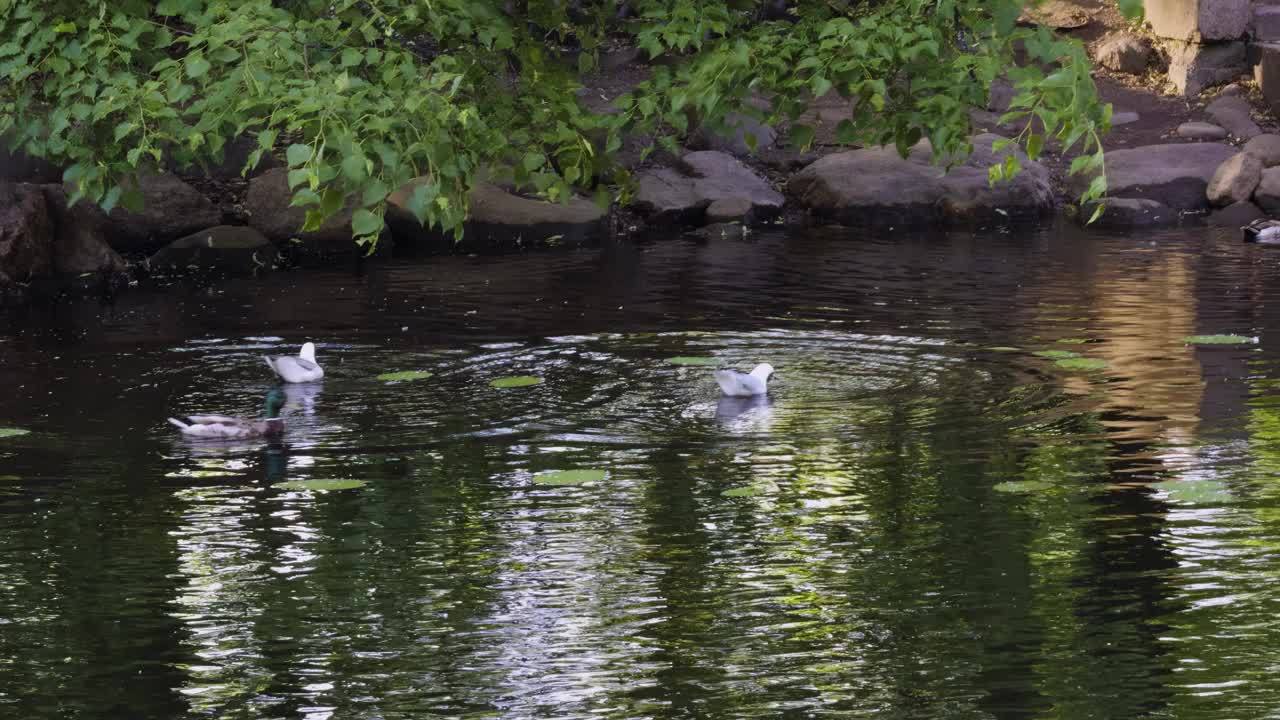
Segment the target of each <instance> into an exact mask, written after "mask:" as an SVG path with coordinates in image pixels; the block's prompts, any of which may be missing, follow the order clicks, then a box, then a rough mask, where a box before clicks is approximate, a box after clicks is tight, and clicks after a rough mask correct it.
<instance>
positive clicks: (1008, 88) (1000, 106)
mask: <svg viewBox="0 0 1280 720" xmlns="http://www.w3.org/2000/svg"><path fill="white" fill-rule="evenodd" d="M1017 95H1018V91H1017V90H1016V89H1014V87H1013V84H1012V83H1010V82H1009V81H1008V80H1005V79H1004V78H996V79H995V81H994V82H992V83H991V91H990V92H989V93H988V94H987V109H988V110H990V111H992V112H996V113H1006V112H1008V111H1009V106H1010V105H1012V104H1013V99H1014V98H1015V97H1017Z"/></svg>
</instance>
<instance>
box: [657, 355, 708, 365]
mask: <svg viewBox="0 0 1280 720" xmlns="http://www.w3.org/2000/svg"><path fill="white" fill-rule="evenodd" d="M667 362H669V363H671V364H672V365H698V366H717V367H718V366H719V365H720V360H719V359H718V358H710V357H683V356H682V357H673V358H667Z"/></svg>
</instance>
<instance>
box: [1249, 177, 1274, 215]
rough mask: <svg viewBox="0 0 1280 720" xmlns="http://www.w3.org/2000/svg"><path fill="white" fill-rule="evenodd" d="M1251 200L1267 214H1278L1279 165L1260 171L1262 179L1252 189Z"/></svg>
mask: <svg viewBox="0 0 1280 720" xmlns="http://www.w3.org/2000/svg"><path fill="white" fill-rule="evenodd" d="M1253 201H1254V202H1255V203H1257V205H1258V207H1260V208H1262V210H1263V212H1265V213H1267V214H1268V215H1273V216H1274V215H1280V167H1273V168H1267V169H1266V170H1263V171H1262V181H1261V182H1259V183H1258V189H1257V190H1254V191H1253Z"/></svg>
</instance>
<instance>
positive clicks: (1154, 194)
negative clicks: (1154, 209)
mask: <svg viewBox="0 0 1280 720" xmlns="http://www.w3.org/2000/svg"><path fill="white" fill-rule="evenodd" d="M1235 154H1236V149H1235V148H1233V147H1231V146H1230V145H1226V144H1223V143H1174V144H1168V145H1146V146H1143V147H1136V148H1130V149H1127V150H1111V151H1109V152H1107V163H1106V171H1107V192H1108V193H1109V194H1110V195H1112V196H1113V197H1122V198H1134V199H1147V200H1156V201H1158V202H1161V203H1164V204H1165V205H1166V206H1168V207H1169V208H1170V209H1172V210H1174V211H1198V210H1205V209H1207V208H1208V205H1209V201H1208V199H1207V197H1206V195H1205V191H1206V190H1207V188H1208V187H1209V181H1210V180H1211V179H1212V178H1213V174H1214V173H1215V172H1217V170H1218V166H1219V165H1221V164H1222V163H1224V162H1226V161H1227V160H1228V159H1229V158H1231V157H1232V156H1234V155H1235ZM1091 181H1092V177H1090V176H1089V175H1087V174H1085V173H1081V174H1079V175H1072V176H1071V177H1070V178H1069V180H1068V184H1069V186H1070V192H1071V193H1072V194H1073V195H1079V194H1080V193H1082V192H1083V191H1084V190H1085V188H1086V187H1088V185H1089V183H1090V182H1091Z"/></svg>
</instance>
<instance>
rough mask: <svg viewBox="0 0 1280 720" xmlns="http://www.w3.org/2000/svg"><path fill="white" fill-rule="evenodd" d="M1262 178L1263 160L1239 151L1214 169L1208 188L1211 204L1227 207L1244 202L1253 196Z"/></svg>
mask: <svg viewBox="0 0 1280 720" xmlns="http://www.w3.org/2000/svg"><path fill="white" fill-rule="evenodd" d="M1261 179H1262V161H1261V160H1259V159H1258V158H1257V157H1255V156H1253V155H1250V154H1249V153H1247V152H1242V153H1238V154H1237V155H1236V156H1235V157H1233V158H1231V159H1230V160H1227V161H1226V162H1224V163H1222V164H1221V165H1219V166H1218V169H1217V170H1216V171H1214V173H1213V177H1212V178H1211V179H1210V180H1209V187H1208V189H1207V190H1206V193H1207V195H1208V198H1209V204H1210V205H1213V206H1214V207H1226V206H1227V205H1231V204H1233V203H1238V202H1244V201H1245V200H1248V199H1249V198H1251V197H1253V191H1254V188H1256V187H1258V182H1259V181H1260V180H1261Z"/></svg>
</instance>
